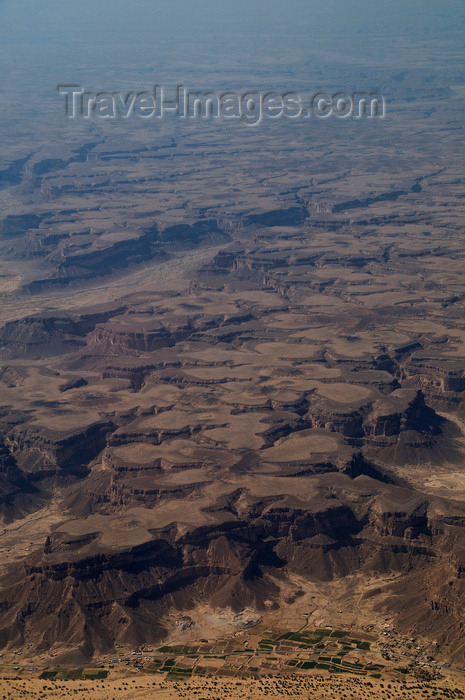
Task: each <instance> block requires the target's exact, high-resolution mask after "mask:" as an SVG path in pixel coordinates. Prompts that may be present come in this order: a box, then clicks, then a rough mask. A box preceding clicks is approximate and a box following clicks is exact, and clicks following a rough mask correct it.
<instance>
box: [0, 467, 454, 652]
mask: <svg viewBox="0 0 465 700" xmlns="http://www.w3.org/2000/svg"><path fill="white" fill-rule="evenodd" d="M363 478H364V479H365V481H364V482H363V490H365V491H366V489H367V488H370V486H371V487H372V492H371V493H372V495H371V498H370V499H369V500H368V501H366V499H363V498H360V497H357V498H355V499H354V497H353V496H351V497H349V500H348V501H347V502H344V500H343V499H344V493H345V490H344V489H343V490H341V491H339V494H338V495H337V496H336V494H335V493H334V492H333V493H330V492H329V491H328V492H325V491H321V492H320V495H319V498H318V499H317V500H316V501H315V500H311V501H304V500H302V499H299V498H289V497H283V496H274V497H271V498H267V499H265V500H263V499H257V498H256V497H255V498H254V497H253V496H252V494H250V493H249V492H248V491H247V490H246V491H244V490H241V491H240V492H236V493H231V496H230V497H229V498H228V499H226V500H225V501H224V504H226V503H227V502H228V503H229V504H230V505H229V508H230V510H229V513H226V512H225V511H224V510H219V511H218V513H220V512H223V516H222V517H221V519H220V520H218V521H217V522H216V523H213V522H212V523H210V524H209V525H203V526H201V527H199V526H197V527H195V526H194V527H192V526H191V527H188V528H186V524H185V523H181V522H179V523H178V524H177V525H176V524H175V523H172V524H170V525H169V526H167V527H164V528H161V529H160V528H158V529H153V530H151V534H149V533H146V541H145V542H143V543H140V544H137V545H125V544H124V543H122V542H118V543H116V542H115V544H114V545H112V546H109V545H108V543H107V544H105V538H104V536H103V532H99V531H92V530H91V529H89V530H87V532H86V533H85V534H84V532H82V534H81V535H79V536H77V535H71V534H67V532H66V525H64V526H62V527H61V528H60V531H56V532H55V533H54V534H53V535H51V536H49V537H47V539H46V542H45V543H44V545H43V547H42V549H41V550H35V551H34V553H31V554H30V555H29V556H28V557H27V559H26V560H25V562H24V563H23V564H22V565H20V566H19V567H16V569H15V570H11V571H9V573H8V578H7V579H5V580H4V582H3V589H2V593H1V595H0V603H1V610H2V615H1V620H0V645H1V647H2V648H3V649H5V648H16V647H17V646H20V645H22V644H25V643H26V642H27V643H32V644H34V646H35V647H36V648H37V649H39V650H40V649H44V648H46V647H47V646H48V645H51V646H52V647H53V648H56V649H62V650H66V652H67V653H69V658H72V659H75V658H81V659H86V658H89V657H90V656H91V655H92V654H93V653H99V654H101V653H105V652H109V651H112V650H113V649H114V647H115V644H117V643H124V644H133V645H136V644H140V643H144V642H159V641H160V640H162V639H163V638H164V637H166V636H167V635H168V634H169V632H170V629H171V624H172V623H171V622H170V611H171V612H174V611H176V612H183V611H189V610H191V609H195V608H196V607H197V606H199V605H204V604H206V603H207V602H208V604H210V605H213V606H214V607H217V608H232V609H233V610H236V611H240V610H243V609H244V608H245V607H249V608H254V609H256V610H259V611H260V610H262V611H264V610H266V609H270V605H271V606H274V607H277V606H279V605H282V604H283V600H282V593H281V590H287V589H288V588H287V587H288V583H286V582H287V581H288V580H289V577H292V575H295V574H298V575H299V576H300V577H303V578H304V579H305V578H306V579H308V580H309V581H325V580H328V581H329V580H336V579H338V578H340V577H344V576H347V575H349V574H350V573H351V572H352V571H353V570H354V569H356V570H362V571H363V570H366V571H367V572H368V571H376V572H378V573H379V574H383V573H384V572H386V571H387V570H394V571H397V572H398V573H402V572H403V573H405V574H406V575H407V574H408V576H410V577H414V576H415V575H416V573H415V572H418V574H419V572H421V571H422V570H423V569H424V567H425V566H428V567H429V568H430V571H431V575H432V576H433V577H434V576H435V575H436V574H435V573H434V572H436V571H439V568H440V567H441V566H444V565H445V563H446V564H447V566H448V567H449V568H450V576H451V577H452V578H451V580H452V581H453V584H451V585H453V586H455V587H456V588H457V590H458V591H461V592H460V595H462V596H463V595H464V594H465V592H464V591H463V590H462V589H463V584H462V583H461V570H462V567H463V564H464V562H463V561H462V558H461V554H460V552H461V550H460V548H455V549H454V550H452V551H450V553H449V554H448V555H447V556H446V559H444V560H443V557H441V555H440V554H439V552H440V551H441V548H443V547H445V546H446V545H447V543H448V542H450V541H452V539H453V538H454V533H455V532H456V529H455V526H454V525H453V524H450V516H449V513H450V507H449V509H448V513H447V515H448V516H449V517H446V513H445V512H444V510H442V511H441V507H439V509H438V507H437V506H435V505H434V504H430V503H429V502H428V501H423V502H422V501H421V500H420V499H419V498H418V497H416V496H415V495H414V494H413V493H411V492H408V491H405V490H403V489H399V488H398V487H388V486H386V485H384V486H383V487H379V486H374V482H372V481H371V479H370V478H369V477H363ZM302 483H303V482H302ZM342 483H344V482H341V484H342ZM345 498H347V495H346V496H345ZM233 504H235V505H233ZM218 505H220V504H218ZM223 508H224V506H223ZM210 512H211V513H212V511H211V510H210ZM461 517H465V512H464V513H462V514H461ZM446 560H447V561H446ZM12 576H14V577H15V579H16V580H17V581H18V580H19V581H21V584H20V585H19V586H18V585H17V584H15V585H14V586H12V585H11V577H12ZM9 582H10V583H9ZM440 590H441V589H440V587H438V588H437V589H435V596H436V598H435V600H443V596H442V597H441V596H440ZM410 595H411V596H412V597H411V598H410V597H409V596H410ZM438 596H439V598H438ZM410 599H412V600H415V605H417V606H419V605H420V603H419V601H418V595H417V593H415V592H413V591H412V593H411V594H410V593H407V594H405V595H404V605H406V604H407V601H408V600H410ZM438 604H439V603H438ZM440 604H441V605H442V603H440ZM386 605H387V609H388V610H389V611H390V612H395V611H396V607H398V606H399V601H398V598H396V600H395V602H394V604H393V606H392V607H391V606H390V605H389V603H386ZM57 612H58V613H59V614H57ZM455 614H456V613H455V612H452V611H451V612H450V613H447V612H445V611H443V621H442V625H440V626H439V628H438V629H436V630H435V632H436V634H437V636H438V639H439V640H441V639H442V638H443V636H444V635H445V636H447V638H448V639H450V631H447V633H446V631H445V628H446V625H447V623H448V622H449V624H450V622H451V620H452V619H453V618H454V615H455ZM435 616H436V617H437V606H435V605H431V601H429V600H427V601H424V604H423V606H422V609H421V615H419V616H418V620H419V623H418V624H421V625H423V626H425V627H428V629H430V630H431V628H432V626H433V622H432V619H433V618H434V617H435ZM444 638H445V637H444ZM65 658H66V657H65Z"/></svg>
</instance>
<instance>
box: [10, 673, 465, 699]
mask: <svg viewBox="0 0 465 700" xmlns="http://www.w3.org/2000/svg"><path fill="white" fill-rule="evenodd" d="M464 688H465V684H464V683H463V681H462V679H460V678H458V677H457V676H453V675H449V676H448V677H447V678H444V679H442V680H439V681H433V682H424V681H418V680H416V679H410V680H408V681H403V680H398V679H390V680H384V681H380V680H377V679H373V678H372V679H370V680H365V679H359V678H355V677H352V676H351V677H347V678H334V677H330V676H329V675H322V674H318V675H313V676H308V677H302V676H285V677H284V676H283V677H267V678H263V679H259V680H255V679H244V680H236V679H231V680H229V679H222V678H214V679H198V678H195V679H191V680H189V681H184V682H170V681H164V680H159V678H158V677H156V676H151V675H149V676H145V675H142V674H139V673H137V674H136V675H135V674H131V675H129V674H125V673H124V672H120V673H118V672H114V673H112V674H111V676H110V677H109V678H108V679H107V680H104V681H42V680H39V679H37V678H31V677H27V676H24V677H22V676H21V677H20V676H16V677H10V678H5V677H4V678H1V679H0V693H1V694H2V695H3V697H4V698H11V699H12V700H17V699H18V698H47V699H48V698H54V699H56V700H64V699H65V698H69V697H77V698H87V699H88V700H145V699H146V698H153V699H154V700H155V699H156V700H178V699H179V700H180V699H181V698H183V699H186V700H191V699H193V698H196V699H197V700H264V699H265V698H276V699H277V700H279V699H281V698H290V697H292V698H294V699H295V700H309V698H312V700H313V699H315V700H341V699H344V698H347V699H349V698H350V700H399V698H402V700H425V699H426V700H430V698H433V697H436V698H445V697H448V698H461V697H463V689H464ZM444 689H447V690H446V692H447V694H446V693H444ZM457 690H458V691H459V692H457ZM461 693H462V694H461Z"/></svg>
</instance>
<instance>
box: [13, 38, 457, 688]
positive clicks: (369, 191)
mask: <svg viewBox="0 0 465 700" xmlns="http://www.w3.org/2000/svg"><path fill="white" fill-rule="evenodd" d="M392 40H393V39H392V37H391V41H392ZM457 42H458V39H457V36H456V35H455V34H454V33H452V34H451V36H449V37H448V39H447V41H446V39H445V38H444V39H443V43H442V44H438V47H437V49H435V50H437V52H438V56H439V55H446V53H447V56H448V58H447V60H446V59H444V61H443V63H442V64H440V63H436V64H435V65H436V72H435V73H431V70H430V67H429V63H428V61H429V60H430V59H429V58H428V56H429V53H428V52H429V51H431V47H430V46H426V45H423V44H421V42H420V43H418V44H417V45H416V48H415V61H416V63H415V65H416V67H415V68H412V69H411V71H410V72H409V71H408V72H406V73H401V72H399V74H397V73H396V75H395V76H394V77H393V70H394V69H395V64H396V62H397V63H398V64H399V67H400V66H402V65H403V64H404V63H405V61H407V59H408V57H409V56H410V51H411V47H410V46H409V45H407V44H404V43H403V41H402V39H399V40H398V45H397V53H396V55H395V56H393V58H392V62H393V65H392V66H390V68H389V70H388V69H386V70H385V71H384V72H383V70H384V69H383V68H382V67H381V66H378V68H377V70H376V76H377V78H378V79H379V80H381V79H382V80H383V81H384V83H383V84H384V85H385V88H386V94H387V96H388V98H389V100H390V102H391V105H392V112H391V113H389V112H388V118H386V119H385V120H376V119H373V120H371V121H370V120H365V121H363V122H362V121H358V122H357V121H356V120H347V121H344V120H338V121H337V120H336V121H334V120H332V121H330V120H328V121H324V120H320V121H319V122H318V123H317V122H315V121H314V122H312V125H311V126H309V124H308V123H307V122H295V123H289V122H285V121H279V122H275V123H271V122H270V123H267V124H265V125H262V126H260V128H257V129H250V128H248V127H244V126H243V125H231V124H222V123H215V124H214V125H212V123H200V122H195V124H179V123H175V122H174V121H170V120H167V121H166V122H163V123H160V124H159V125H157V131H156V134H154V133H149V131H148V128H145V127H144V128H142V127H139V129H134V130H132V131H131V130H128V129H127V127H126V126H125V125H121V124H117V123H115V124H114V125H112V127H111V128H109V127H108V126H107V125H103V124H102V123H100V124H99V123H97V124H92V128H91V129H84V128H81V127H78V126H77V127H76V128H75V129H74V130H73V129H72V128H71V126H67V127H66V130H65V128H64V127H63V132H60V136H59V137H57V138H56V139H55V140H54V141H53V142H51V141H50V139H45V135H46V134H47V129H49V128H50V127H49V125H48V119H49V118H50V119H52V120H53V118H55V119H57V117H56V116H55V117H53V116H52V109H51V107H50V115H48V114H47V113H46V112H45V113H44V114H43V115H42V116H41V118H40V119H38V122H37V125H36V127H35V128H36V132H39V133H41V134H42V135H43V136H44V139H45V140H44V141H43V142H41V143H40V145H37V142H35V140H34V138H33V135H32V134H29V133H26V130H25V133H24V134H23V137H22V141H21V147H19V145H18V142H17V141H14V140H12V141H11V142H9V143H8V144H7V145H6V147H5V151H6V157H5V158H4V161H5V162H4V165H2V167H1V168H0V519H1V524H0V555H1V556H0V577H1V578H0V651H1V653H2V656H1V657H0V666H1V668H2V670H3V673H4V674H7V680H6V681H4V683H6V684H7V686H8V688H9V691H8V692H11V693H12V697H19V696H20V695H21V696H24V697H27V696H32V697H36V696H40V694H41V693H45V692H46V693H47V697H57V698H58V697H64V696H65V695H66V694H67V693H68V691H69V692H73V693H80V692H86V695H87V697H95V698H102V699H103V698H106V697H108V698H110V697H112V698H119V697H148V696H149V695H148V692H149V690H148V688H149V686H150V687H151V686H156V693H157V694H156V697H157V698H158V697H159V698H164V697H166V698H168V697H173V698H177V697H189V698H190V697H199V698H201V697H226V696H228V697H230V698H234V697H236V695H234V693H237V697H239V696H240V697H241V698H245V697H251V698H259V697H260V698H261V697H265V696H267V697H274V696H279V697H286V696H287V695H293V696H294V697H308V696H309V692H312V693H313V695H312V697H318V698H320V697H321V698H333V697H350V694H349V689H350V690H351V691H353V690H354V687H355V686H353V683H354V682H355V683H356V684H358V686H360V687H357V689H356V691H355V692H357V693H358V694H357V695H352V697H357V698H363V697H370V698H378V697H379V698H381V697H383V698H388V697H396V698H397V697H401V696H402V697H405V698H412V700H413V698H415V699H416V698H419V697H428V695H427V693H428V692H430V690H431V689H430V690H428V688H430V686H427V685H425V686H423V685H422V683H437V684H439V685H438V686H437V687H436V686H434V688H435V695H437V697H451V698H452V697H462V696H463V693H462V688H463V683H462V677H461V676H460V675H457V674H458V673H460V672H461V671H462V670H463V667H464V664H465V629H464V626H463V625H464V622H463V609H464V604H465V578H464V572H465V471H464V460H465V343H464V341H465V313H464V312H465V283H464V275H463V271H464V264H465V248H464V240H465V234H464V221H465V199H464V195H463V192H464V190H463V182H464V178H463V126H462V125H461V123H462V122H461V120H462V119H463V84H464V82H465V76H464V75H463V66H462V64H461V62H460V55H461V54H460V51H459V48H458V47H459V44H458V43H457ZM462 43H463V42H462ZM7 48H8V47H2V48H0V52H4V53H5V56H4V57H6V54H7ZM347 52H349V56H352V58H351V60H350V61H346V59H347V55H348V54H347ZM441 52H442V53H441ZM445 52H446V53H445ZM285 58H286V62H285V65H283V67H280V65H281V64H280V63H278V61H276V63H274V64H273V65H272V66H270V68H269V70H268V71H266V70H265V71H264V73H263V74H262V76H261V77H262V78H267V79H268V80H269V81H274V83H273V84H278V83H279V81H281V82H282V83H283V84H284V81H285V80H289V75H291V76H292V78H293V80H294V83H295V84H296V85H297V86H299V85H301V84H302V85H303V84H304V82H305V81H306V80H307V76H308V72H309V70H310V69H311V70H312V71H313V72H312V75H313V76H320V79H321V75H322V73H321V70H322V69H323V68H324V67H325V66H326V67H327V66H330V67H331V68H332V71H330V74H331V75H332V76H333V80H334V85H332V84H331V83H330V84H328V85H327V89H328V90H330V89H331V88H332V87H335V86H336V85H337V84H339V85H340V84H342V83H344V81H345V80H349V76H352V77H353V75H354V70H355V71H356V74H357V75H360V76H361V78H360V79H361V80H363V81H365V82H366V83H367V84H369V83H370V80H371V79H372V77H373V75H374V73H373V71H374V68H373V64H372V63H371V59H370V52H369V47H368V48H367V53H366V55H360V54H357V55H356V53H352V54H350V50H349V47H348V45H344V44H342V45H341V46H339V48H338V50H336V51H335V52H334V53H333V54H332V56H331V57H330V56H328V55H327V54H325V53H324V47H323V46H319V47H318V46H316V47H315V49H314V51H313V53H312V54H311V56H310V57H309V56H308V54H305V52H304V48H303V45H302V46H301V45H299V44H297V45H296V48H295V54H292V55H287V54H285ZM69 60H70V61H71V58H70V59H69ZM438 60H439V59H438ZM44 70H45V68H44V67H43V66H42V64H40V62H39V63H38V64H37V67H36V68H35V71H36V75H35V78H34V76H32V77H31V80H33V79H36V80H38V81H39V82H40V80H42V79H43V71H44ZM218 70H220V69H219V68H218ZM280 71H281V72H280ZM370 71H371V72H370ZM394 73H395V70H394ZM12 75H13V74H12ZM239 76H240V73H239V72H237V73H235V74H233V73H231V74H230V75H229V77H230V79H232V78H233V77H234V78H235V79H238V77H239ZM335 76H337V78H336V77H335ZM211 79H212V81H213V82H214V81H215V79H216V80H217V79H218V75H217V73H216V72H215V70H214V69H213V68H212V69H211ZM11 81H13V77H12V78H11ZM7 86H8V83H7ZM7 115H8V112H7ZM158 127H159V128H158ZM432 135H434V138H432ZM321 628H323V629H327V630H329V631H330V632H329V633H328V634H331V631H336V630H344V631H346V632H347V634H349V633H350V634H351V635H353V636H356V634H359V635H360V636H359V637H357V639H360V640H371V642H370V643H372V644H373V645H374V647H373V648H374V653H375V655H376V658H374V661H373V662H371V661H370V664H371V663H374V664H379V663H381V665H382V666H383V668H385V671H383V672H382V673H384V674H385V675H384V676H382V677H381V678H380V677H379V676H378V675H376V669H374V670H375V675H373V673H371V671H373V668H372V667H371V666H370V665H369V664H368V662H367V664H368V665H367V667H366V668H367V669H368V670H366V669H365V671H366V673H365V676H366V677H363V678H358V677H356V676H355V677H354V678H352V677H351V680H344V678H345V677H344V678H343V677H342V676H338V677H337V679H336V678H335V677H334V676H333V675H331V673H330V672H329V670H330V669H329V668H325V667H324V666H323V669H324V670H325V673H322V672H321V671H319V672H318V671H316V672H313V671H312V672H310V670H311V668H312V667H306V666H304V667H303V670H308V671H309V672H308V673H303V671H302V672H301V673H300V672H298V671H297V670H296V668H292V667H291V668H285V666H286V662H287V660H288V657H289V653H290V652H291V651H292V653H294V651H295V650H294V649H290V650H287V651H286V649H285V648H283V649H281V652H280V654H281V656H280V655H279V654H278V661H279V663H278V664H277V665H276V668H275V667H274V666H273V664H271V665H269V664H268V665H267V664H266V663H265V664H264V665H262V660H263V659H262V657H260V659H259V661H258V662H257V663H258V666H251V662H250V659H246V660H244V661H243V663H240V664H237V665H234V664H232V665H230V664H229V659H228V661H227V662H226V663H225V664H216V665H215V663H213V662H211V664H210V661H211V659H210V661H209V663H208V664H207V666H208V668H209V670H208V677H207V679H206V680H205V679H203V680H202V678H201V675H202V674H197V672H196V671H195V669H194V670H192V668H191V667H193V666H192V664H191V666H189V663H188V662H187V666H185V665H184V666H183V664H184V663H185V662H186V659H185V658H184V657H188V656H189V654H187V653H183V654H180V653H178V652H176V654H175V655H174V656H173V659H174V658H178V656H180V657H183V658H182V659H181V666H180V668H181V669H184V670H185V669H191V671H190V673H188V675H189V678H190V680H189V681H185V683H189V684H190V685H189V686H188V690H186V687H187V686H185V685H183V682H182V681H181V680H180V679H179V678H174V679H173V678H168V680H166V681H164V680H161V678H160V676H158V675H157V676H153V677H152V676H150V675H148V674H150V673H152V672H153V673H159V672H161V669H162V670H164V672H168V676H169V675H170V672H169V669H168V668H167V667H166V668H165V667H164V666H163V664H162V662H161V661H160V659H159V661H160V663H159V664H158V667H157V668H151V669H149V670H147V668H146V666H147V664H150V663H152V662H153V655H155V656H156V654H157V653H158V654H160V653H163V652H159V650H160V649H162V648H163V647H167V648H168V649H169V648H170V647H172V646H176V645H177V646H180V645H181V646H186V645H187V646H189V645H194V644H196V645H197V647H196V648H197V652H196V653H197V654H200V653H201V652H200V651H198V645H199V644H204V645H205V644H210V645H214V644H220V645H221V644H223V642H224V640H225V639H232V640H235V641H234V643H238V639H239V640H241V639H242V641H244V639H245V637H244V639H243V637H241V635H246V637H247V640H246V641H244V644H245V649H246V650H247V648H248V647H247V645H248V644H252V642H251V641H250V640H251V639H252V638H253V635H259V634H262V633H264V632H265V631H266V630H268V631H269V630H274V633H276V635H278V630H279V633H281V634H285V633H286V632H287V631H290V632H293V633H294V632H296V631H297V632H302V631H309V630H314V629H321ZM257 640H258V637H257V639H256V640H255V641H256V643H257V644H259V643H258V641H257ZM262 646H263V645H262ZM265 646H266V645H265ZM331 648H332V647H331ZM258 649H259V646H258V647H256V651H257V650H258ZM157 650H158V651H157ZM204 651H205V650H204ZM230 651H231V650H230ZM262 651H263V649H262ZM346 651H347V650H346ZM134 653H136V654H137V655H143V654H145V653H147V654H149V656H147V658H145V664H143V663H136V664H135V662H136V661H137V660H138V659H134V658H132V656H133V654H134ZM202 653H203V652H202ZM205 653H207V652H205ZM225 653H226V652H225V651H224V649H220V650H219V651H218V650H217V651H216V652H212V651H211V649H210V651H209V652H208V654H209V658H210V657H211V658H213V657H214V656H215V655H216V656H217V657H218V658H219V657H221V658H222V660H223V661H224V658H226V657H224V658H223V655H224V654H225ZM232 653H233V652H232V651H231V654H232ZM331 653H333V652H331ZM334 653H335V652H334ZM347 653H348V651H347ZM166 654H168V655H169V652H166ZM257 654H258V651H257ZM299 654H300V655H299V656H297V657H295V658H297V662H298V663H300V662H301V661H302V663H310V664H311V663H313V662H312V659H313V656H310V657H309V659H310V660H308V659H307V657H305V659H304V656H302V655H301V653H300V652H299ZM294 656H295V655H294ZM294 656H292V655H291V657H290V658H294ZM157 658H158V657H157ZM160 658H161V657H160ZM163 658H164V657H163ZM350 658H352V657H350ZM358 658H359V657H358V656H357V657H355V656H354V661H353V663H355V664H357V663H358ZM164 660H165V661H166V659H164ZM204 661H205V660H204V659H203V660H202V662H200V661H198V660H197V661H196V668H197V667H202V664H204ZM314 661H315V665H316V664H317V663H318V658H317V657H315V659H314ZM297 662H296V663H297ZM176 663H177V662H176ZM254 663H255V661H254ZM319 663H320V664H321V663H323V664H324V663H325V662H324V660H323V662H322V661H321V659H319ZM86 664H94V665H99V664H103V665H105V667H106V668H109V664H110V665H111V669H113V670H112V671H111V673H110V676H109V677H108V678H107V679H105V680H103V679H102V680H101V681H88V680H86V679H85V674H84V676H82V674H81V676H80V677H79V679H77V680H76V679H71V678H70V679H68V678H65V679H64V680H63V679H61V680H60V678H59V677H58V679H57V678H55V677H53V679H52V680H44V681H39V680H37V677H38V674H39V672H41V671H42V670H43V669H49V670H50V669H52V671H53V669H55V670H58V669H62V668H65V667H66V668H71V667H84V666H85V665H86ZM134 664H135V665H134ZM209 664H210V665H209ZM155 666H156V664H155ZM291 666H292V665H291ZM176 667H177V666H176ZM399 667H402V668H404V670H405V673H407V674H409V675H407V676H406V677H405V678H403V677H402V672H401V671H399ZM299 668H301V669H302V667H299ZM317 668H318V667H317ZM354 669H355V671H357V668H356V666H355V667H352V668H349V667H348V668H347V669H346V672H347V673H351V672H352V671H354ZM396 669H397V670H396ZM336 670H337V669H336ZM419 670H420V675H418V673H419ZM326 671H327V673H326ZM332 671H335V669H334V668H333V669H332ZM421 672H423V673H424V674H426V675H424V676H422V675H421ZM128 673H136V674H138V675H137V681H134V679H133V678H132V677H130V679H129V680H127V679H126V676H127V674H128ZM296 673H297V680H296V676H295V674H296ZM299 673H300V675H299ZM8 674H10V676H8ZM14 674H19V675H18V676H16V675H14ZM21 674H25V675H21ZM34 674H35V675H34ZM125 674H126V675H125ZM276 674H277V675H276ZM279 674H281V675H279ZM396 674H397V675H396ZM399 674H400V675H399ZM415 674H417V675H415ZM428 674H430V675H428ZM448 674H449V675H448ZM450 674H452V675H450ZM453 674H456V675H455V676H454V675H453ZM270 675H273V679H272V680H271V679H270V678H269V676H270ZM32 676H33V677H34V678H35V679H36V680H34V681H32V680H30V678H31V677H32ZM181 676H182V673H181ZM197 676H199V677H197ZM228 676H230V677H233V678H234V679H235V680H234V683H233V681H232V680H231V681H229V680H227V677H228ZM8 678H9V680H8ZM12 678H15V680H14V683H13V681H12V680H11V679H12ZM152 678H153V679H152ZM212 678H214V679H217V680H212ZM276 678H277V679H278V680H276ZM279 678H281V680H279ZM282 678H285V680H282ZM451 678H452V680H451ZM122 679H126V680H122ZM236 679H239V680H236ZM260 679H266V680H260ZM65 681H66V683H65ZM452 681H453V682H452ZM128 682H130V683H131V684H132V683H133V682H135V683H136V686H135V688H136V687H137V688H138V690H137V692H136V690H135V689H134V690H133V691H131V692H132V694H131V695H130V696H129V695H128V689H127V688H126V687H125V684H127V683H128ZM12 683H13V685H12ZM228 683H230V684H231V683H233V685H234V684H235V685H234V687H233V685H228ZM283 683H284V685H283ZM287 683H289V686H286V687H284V686H285V685H286V684H287ZM294 683H295V685H293V684H294ZM367 683H368V684H370V685H367ZM387 683H389V684H391V685H390V686H387V687H386V684H387ZM441 683H443V685H442V686H441V685H440V684H441ZM99 684H100V685H99ZM141 684H142V685H141ZM351 684H352V685H351ZM236 686H240V688H239V689H238V688H237V687H236ZM5 687H6V686H5ZM11 688H13V690H11ZM387 688H390V690H389V693H391V692H392V694H389V693H388V690H387ZM152 690H153V688H152ZM265 690H266V692H265ZM287 691H289V692H287ZM5 692H6V691H5ZM346 692H347V695H344V694H343V693H346ZM431 692H432V691H431ZM137 693H139V694H137ZM211 693H213V695H211ZM247 693H249V695H247ZM425 693H426V694H425ZM441 693H442V694H441ZM460 693H462V694H460ZM400 694H401V695H400ZM42 697H43V695H42Z"/></svg>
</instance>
